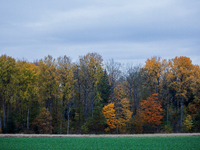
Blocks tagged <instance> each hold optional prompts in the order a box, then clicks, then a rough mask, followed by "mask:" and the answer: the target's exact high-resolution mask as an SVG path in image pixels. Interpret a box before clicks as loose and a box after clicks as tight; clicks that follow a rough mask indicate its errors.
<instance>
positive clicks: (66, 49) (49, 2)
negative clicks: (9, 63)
mask: <svg viewBox="0 0 200 150" xmlns="http://www.w3.org/2000/svg"><path fill="white" fill-rule="evenodd" d="M92 52H96V53H98V54H100V55H101V56H102V57H103V59H104V61H107V60H110V59H114V61H116V62H120V63H123V64H126V63H132V64H134V65H138V64H145V61H146V60H147V59H148V58H151V57H154V56H156V57H161V59H172V58H175V57H176V56H178V57H179V56H187V57H190V59H191V60H192V63H193V64H198V65H200V1H199V0H190V1H188V0H164V1H161V0H117V1H116V0H73V1H72V0H42V1H39V0H34V1H33V0H17V1H12V0H1V5H0V55H2V54H6V55H8V56H11V57H13V58H15V59H25V60H27V61H30V62H33V61H36V60H39V59H44V57H45V56H48V55H52V56H53V57H54V58H58V57H59V56H64V55H66V56H68V57H70V58H71V59H72V61H74V62H75V61H78V59H79V56H84V55H86V54H87V53H92Z"/></svg>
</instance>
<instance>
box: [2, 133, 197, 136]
mask: <svg viewBox="0 0 200 150" xmlns="http://www.w3.org/2000/svg"><path fill="white" fill-rule="evenodd" d="M173 136H200V133H155V134H0V137H173Z"/></svg>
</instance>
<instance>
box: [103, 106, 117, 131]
mask: <svg viewBox="0 0 200 150" xmlns="http://www.w3.org/2000/svg"><path fill="white" fill-rule="evenodd" d="M103 114H104V116H105V118H106V120H107V125H108V126H109V127H108V128H106V129H105V131H106V132H108V131H110V130H112V129H115V128H116V124H117V118H116V115H115V109H114V103H110V104H108V105H106V106H104V107H103Z"/></svg>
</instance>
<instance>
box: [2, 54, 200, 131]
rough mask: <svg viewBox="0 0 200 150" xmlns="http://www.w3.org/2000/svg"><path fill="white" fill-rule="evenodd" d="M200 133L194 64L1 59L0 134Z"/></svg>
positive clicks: (93, 57)
mask: <svg viewBox="0 0 200 150" xmlns="http://www.w3.org/2000/svg"><path fill="white" fill-rule="evenodd" d="M199 131H200V68H199V66H198V65H194V64H192V61H191V59H190V58H189V57H186V56H180V57H175V58H172V59H169V60H167V59H161V58H160V57H152V58H149V59H147V60H146V62H145V64H144V65H143V66H142V65H136V66H134V65H132V64H127V65H122V64H120V63H119V62H115V61H114V60H113V59H111V60H109V61H106V62H105V61H104V60H103V58H102V56H101V55H99V54H97V53H88V54H86V55H85V56H80V57H79V59H78V61H77V62H72V61H71V59H70V58H69V57H67V56H61V57H59V58H56V59H55V58H53V57H52V56H50V55H48V56H47V57H45V58H44V59H41V60H39V61H36V62H28V61H25V60H15V59H14V58H12V57H10V56H7V55H1V56H0V133H35V134H46V133H49V134H107V133H109V134H138V133H172V132H199Z"/></svg>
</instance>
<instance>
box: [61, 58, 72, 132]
mask: <svg viewBox="0 0 200 150" xmlns="http://www.w3.org/2000/svg"><path fill="white" fill-rule="evenodd" d="M58 65H59V66H58V75H59V76H60V91H61V93H60V94H61V95H60V96H61V97H62V107H63V110H62V118H63V119H62V123H63V128H64V127H65V111H66V110H67V116H68V117H67V118H68V121H67V123H68V124H67V134H69V113H70V111H71V108H70V100H72V97H73V92H74V90H73V89H74V87H73V85H74V78H73V70H72V63H71V61H70V59H69V58H68V57H67V56H64V57H59V58H58ZM61 130H62V128H61Z"/></svg>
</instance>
